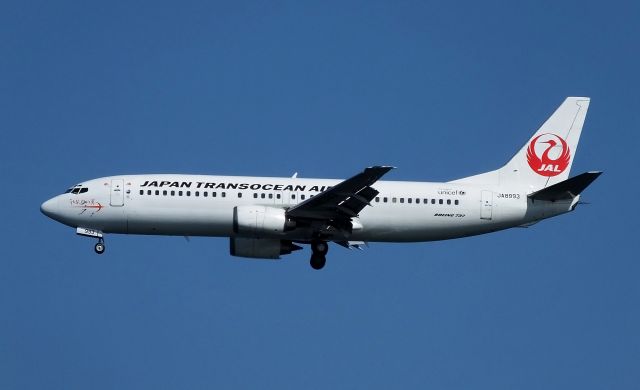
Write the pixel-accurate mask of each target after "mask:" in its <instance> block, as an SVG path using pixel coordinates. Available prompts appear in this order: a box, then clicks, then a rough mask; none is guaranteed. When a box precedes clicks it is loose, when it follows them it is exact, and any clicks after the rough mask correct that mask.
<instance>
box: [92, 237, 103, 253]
mask: <svg viewBox="0 0 640 390" xmlns="http://www.w3.org/2000/svg"><path fill="white" fill-rule="evenodd" d="M93 249H94V250H95V251H96V253H97V254H99V255H101V254H103V253H104V250H105V246H104V239H102V237H100V238H99V239H98V243H97V244H96V246H94V247H93Z"/></svg>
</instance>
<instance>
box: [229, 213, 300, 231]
mask: <svg viewBox="0 0 640 390" xmlns="http://www.w3.org/2000/svg"><path fill="white" fill-rule="evenodd" d="M293 228H295V222H294V221H291V220H287V217H286V215H285V211H284V209H280V208H275V207H266V206H237V207H235V208H234V209H233V232H234V233H235V234H237V235H239V236H244V237H256V238H262V237H265V236H266V237H274V236H279V235H281V234H282V233H284V232H285V231H287V230H291V229H293Z"/></svg>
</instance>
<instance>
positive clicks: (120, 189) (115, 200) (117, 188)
mask: <svg viewBox="0 0 640 390" xmlns="http://www.w3.org/2000/svg"><path fill="white" fill-rule="evenodd" d="M110 204H111V206H124V180H122V179H113V180H111V201H110Z"/></svg>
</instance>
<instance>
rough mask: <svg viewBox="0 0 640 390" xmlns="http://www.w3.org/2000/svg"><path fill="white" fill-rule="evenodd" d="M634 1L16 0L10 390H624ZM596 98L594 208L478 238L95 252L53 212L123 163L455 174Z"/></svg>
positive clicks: (634, 302) (639, 365)
mask: <svg viewBox="0 0 640 390" xmlns="http://www.w3.org/2000/svg"><path fill="white" fill-rule="evenodd" d="M631 4H636V3H633V2H625V3H618V2H601V1H599V2H595V1H593V2H590V1H578V2H558V1H548V2H547V1H544V2H527V3H522V4H514V3H513V2H499V3H494V2H486V1H482V2H463V3H459V2H433V3H430V2H413V1H406V2H391V1H388V2H378V1H360V2H313V3H312V2H299V1H294V2H281V1H273V2H257V3H244V2H230V3H228V2H227V3H217V2H212V1H202V2H190V1H180V2H175V3H169V2H164V1H154V2H146V3H141V2H136V1H127V2H119V3H117V4H114V3H113V2H95V3H89V2H66V1H31V2H24V1H5V2H3V5H2V7H1V12H0V38H1V39H0V159H1V170H2V171H1V173H2V176H1V177H2V181H3V184H2V191H0V199H1V201H2V204H3V205H4V207H3V218H2V221H3V227H2V234H1V235H0V240H1V245H0V388H2V389H169V388H187V389H204V388H291V389H300V388H305V389H306V388H309V389H314V388H317V389H326V388H362V389H371V388H381V389H386V388H427V387H429V388H436V389H469V388H475V389H492V390H495V389H514V388H517V389H542V388H544V389H565V388H579V389H633V388H637V386H638V383H640V336H639V335H638V329H640V287H639V282H638V280H639V279H640V262H639V260H638V249H639V248H638V233H639V229H638V217H639V215H638V209H637V194H638V192H639V190H640V185H639V184H638V148H639V147H640V142H639V136H638V129H639V125H640V123H639V122H640V114H639V112H640V110H639V107H640V99H639V98H638V89H639V87H640V77H638V69H640V57H639V56H638V49H639V46H638V42H639V38H640V27H639V25H640V24H639V23H638V20H639V19H640V13H639V9H638V6H637V5H633V6H631ZM571 95H574V96H575V95H578V96H581V95H582V96H591V97H592V103H591V108H590V111H589V115H588V117H587V122H586V125H585V128H584V132H583V136H582V140H581V143H580V148H579V151H578V153H577V156H576V159H575V163H574V165H573V170H574V173H580V172H583V171H587V170H593V169H601V170H604V171H605V173H604V175H603V176H602V177H601V178H600V179H598V180H597V181H596V182H595V184H594V185H593V186H592V187H590V188H589V189H588V190H587V192H586V194H585V197H584V200H585V201H588V202H590V203H591V204H590V205H585V206H581V207H579V208H578V210H577V212H575V213H572V214H570V215H566V216H562V217H559V218H556V219H554V220H549V221H545V222H543V223H540V224H538V225H536V226H534V227H532V228H530V229H516V230H510V231H505V232H500V233H495V234H492V235H486V236H480V237H474V238H468V239H463V240H455V241H446V242H436V243H424V244H410V245H400V244H395V245H393V244H373V245H371V247H370V248H369V249H368V250H366V251H364V252H357V251H351V252H350V251H347V250H345V249H343V248H340V247H333V248H332V249H331V251H330V252H329V260H328V265H327V267H326V268H325V269H324V270H323V271H322V272H313V271H312V270H311V269H310V268H309V265H308V250H306V251H305V252H304V253H300V252H298V253H296V254H294V255H292V256H289V257H287V258H285V259H284V260H282V261H280V262H269V261H247V260H239V259H236V258H232V257H230V256H229V254H228V242H227V240H225V239H216V238H194V239H192V240H191V242H186V241H185V240H184V238H182V237H136V236H109V237H107V245H108V250H107V253H106V254H105V255H104V256H102V257H98V256H96V255H95V254H94V253H93V243H94V242H93V240H90V239H86V238H82V237H77V236H75V234H74V231H73V230H72V229H70V228H67V227H64V226H62V225H60V224H57V223H55V222H53V221H51V220H49V219H47V218H46V217H44V216H43V215H41V214H40V211H39V205H40V203H41V202H42V201H44V200H46V199H48V198H50V197H52V196H54V195H56V194H58V193H60V192H61V191H63V190H64V189H66V188H67V187H68V186H69V185H72V184H75V183H77V182H79V181H82V180H85V179H90V178H95V177H100V176H105V175H112V174H123V173H141V172H185V173H187V172H193V173H211V174H230V175H245V174H246V175H278V176H288V175H291V174H292V173H293V172H295V171H298V172H300V176H302V177H336V178H340V177H347V176H350V175H352V174H354V173H355V172H357V171H359V170H361V169H362V168H363V167H365V166H369V165H372V164H390V165H394V166H397V167H398V169H397V170H395V171H393V172H391V173H390V174H389V175H388V178H389V179H396V180H429V181H439V180H451V179H454V178H458V177H462V176H467V175H470V174H473V173H477V172H480V171H485V170H489V169H493V168H495V167H497V166H499V165H501V164H502V163H503V162H505V161H506V160H507V159H508V158H509V157H510V156H511V155H512V154H513V153H514V152H515V151H516V149H517V148H519V147H520V146H521V145H522V144H523V143H524V142H525V140H526V139H527V138H528V137H529V135H530V134H531V133H532V132H533V131H534V130H535V128H536V127H537V126H538V125H539V124H540V123H541V122H542V121H543V120H544V119H545V118H546V117H547V116H548V115H549V114H550V113H551V112H552V111H553V110H554V109H555V108H556V106H557V105H558V104H560V102H561V101H562V100H563V99H564V98H565V97H566V96H571Z"/></svg>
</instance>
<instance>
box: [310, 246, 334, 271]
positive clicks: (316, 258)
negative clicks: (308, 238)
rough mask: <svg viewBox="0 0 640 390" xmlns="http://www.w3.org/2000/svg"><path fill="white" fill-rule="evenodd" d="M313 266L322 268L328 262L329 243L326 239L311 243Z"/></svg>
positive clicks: (311, 261)
mask: <svg viewBox="0 0 640 390" xmlns="http://www.w3.org/2000/svg"><path fill="white" fill-rule="evenodd" d="M311 251H312V252H313V253H312V254H311V260H310V261H309V263H310V264H311V268H313V269H316V270H317V269H322V268H323V267H324V265H325V264H326V262H327V257H326V255H327V252H328V251H329V244H328V243H327V242H326V241H313V242H312V243H311Z"/></svg>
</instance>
